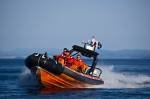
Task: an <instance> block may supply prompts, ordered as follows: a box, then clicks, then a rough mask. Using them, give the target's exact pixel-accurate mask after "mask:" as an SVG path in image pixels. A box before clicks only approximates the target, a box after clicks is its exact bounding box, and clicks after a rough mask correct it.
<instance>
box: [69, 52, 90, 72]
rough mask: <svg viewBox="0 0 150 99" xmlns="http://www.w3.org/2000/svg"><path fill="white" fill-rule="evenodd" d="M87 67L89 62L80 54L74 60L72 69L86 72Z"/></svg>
mask: <svg viewBox="0 0 150 99" xmlns="http://www.w3.org/2000/svg"><path fill="white" fill-rule="evenodd" d="M87 68H88V66H87V64H86V63H85V62H84V61H83V60H82V59H81V56H80V55H79V54H78V55H77V57H76V59H75V60H74V62H73V65H72V66H71V69H73V70H76V71H78V72H82V73H85V72H86V70H87Z"/></svg>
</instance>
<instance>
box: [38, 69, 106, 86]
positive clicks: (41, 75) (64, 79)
mask: <svg viewBox="0 0 150 99" xmlns="http://www.w3.org/2000/svg"><path fill="white" fill-rule="evenodd" d="M69 70H70V69H69ZM74 73H77V72H75V71H74ZM80 74H81V73H79V74H78V76H79V75H80ZM36 75H37V77H38V79H39V81H40V83H41V84H42V85H43V86H44V87H47V88H88V87H91V86H92V85H96V84H90V83H89V82H84V81H80V80H77V79H75V78H73V77H70V76H69V75H68V74H67V73H61V74H60V75H55V74H53V73H51V72H48V71H47V70H45V69H43V68H41V67H38V68H37V71H36ZM75 76H77V75H75ZM82 76H83V75H82ZM86 78H88V77H86ZM83 79H85V78H84V77H83ZM90 79H91V78H90ZM85 81H86V80H85ZM97 82H99V83H98V84H103V83H104V82H103V81H102V80H101V79H97Z"/></svg>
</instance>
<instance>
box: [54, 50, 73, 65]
mask: <svg viewBox="0 0 150 99" xmlns="http://www.w3.org/2000/svg"><path fill="white" fill-rule="evenodd" d="M53 57H54V59H55V60H56V61H57V62H58V63H60V64H62V65H64V66H67V67H70V66H71V65H72V63H73V62H74V60H75V59H74V58H73V57H72V56H71V53H70V50H68V49H67V48H64V50H63V52H62V54H60V55H54V56H53Z"/></svg>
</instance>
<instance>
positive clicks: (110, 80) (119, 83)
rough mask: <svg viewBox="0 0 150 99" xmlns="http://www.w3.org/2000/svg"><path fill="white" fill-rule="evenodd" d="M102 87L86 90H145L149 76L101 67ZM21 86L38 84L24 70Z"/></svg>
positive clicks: (149, 83)
mask: <svg viewBox="0 0 150 99" xmlns="http://www.w3.org/2000/svg"><path fill="white" fill-rule="evenodd" d="M101 69H102V71H103V73H102V75H101V78H102V79H103V80H104V84H103V85H94V86H90V87H88V88H146V87H150V76H147V75H142V74H137V75H133V74H130V73H126V74H124V73H121V72H115V71H114V66H113V65H112V66H101ZM20 82H21V85H22V86H37V85H38V82H37V80H36V77H34V76H33V75H32V74H31V72H30V71H29V70H28V69H27V68H25V69H24V71H23V72H22V74H21V75H20Z"/></svg>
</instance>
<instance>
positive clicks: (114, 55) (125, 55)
mask: <svg viewBox="0 0 150 99" xmlns="http://www.w3.org/2000/svg"><path fill="white" fill-rule="evenodd" d="M99 53H100V56H101V58H103V59H150V50H119V51H108V50H101V51H99Z"/></svg>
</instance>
